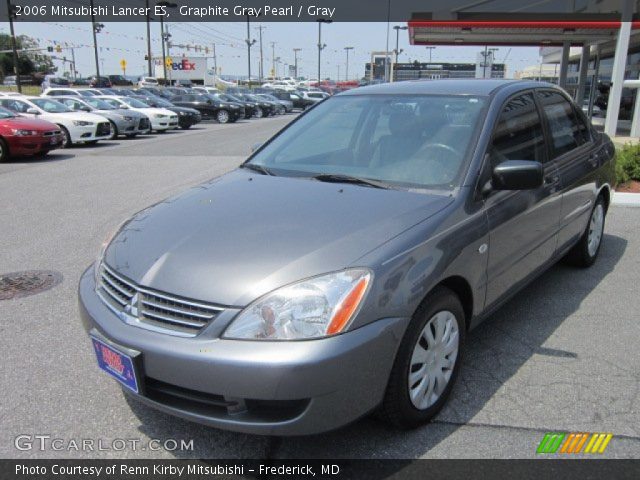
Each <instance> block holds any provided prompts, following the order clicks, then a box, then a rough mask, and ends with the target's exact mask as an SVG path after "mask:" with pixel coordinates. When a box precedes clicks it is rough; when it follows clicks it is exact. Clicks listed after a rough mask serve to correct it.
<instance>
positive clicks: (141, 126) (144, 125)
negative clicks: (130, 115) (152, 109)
mask: <svg viewBox="0 0 640 480" xmlns="http://www.w3.org/2000/svg"><path fill="white" fill-rule="evenodd" d="M138 128H139V129H140V130H147V129H148V128H149V119H148V118H146V117H145V118H141V119H140V123H139V124H138Z"/></svg>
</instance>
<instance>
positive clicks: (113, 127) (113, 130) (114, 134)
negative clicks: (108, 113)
mask: <svg viewBox="0 0 640 480" xmlns="http://www.w3.org/2000/svg"><path fill="white" fill-rule="evenodd" d="M109 123H110V124H111V136H110V137H109V140H116V139H117V138H118V127H117V126H116V124H115V123H113V122H112V121H111V120H109Z"/></svg>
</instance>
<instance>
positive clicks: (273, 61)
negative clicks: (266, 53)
mask: <svg viewBox="0 0 640 480" xmlns="http://www.w3.org/2000/svg"><path fill="white" fill-rule="evenodd" d="M269 76H270V77H273V78H275V77H277V76H278V72H276V42H271V75H269Z"/></svg>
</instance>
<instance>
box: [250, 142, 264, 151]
mask: <svg viewBox="0 0 640 480" xmlns="http://www.w3.org/2000/svg"><path fill="white" fill-rule="evenodd" d="M262 145H264V144H263V143H262V142H258V143H254V144H253V145H251V153H253V152H255V151H256V150H258V149H259V148H260V147H261V146H262Z"/></svg>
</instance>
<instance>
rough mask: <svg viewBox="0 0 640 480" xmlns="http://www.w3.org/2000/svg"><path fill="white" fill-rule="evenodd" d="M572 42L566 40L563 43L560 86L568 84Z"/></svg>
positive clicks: (559, 77) (563, 86)
mask: <svg viewBox="0 0 640 480" xmlns="http://www.w3.org/2000/svg"><path fill="white" fill-rule="evenodd" d="M570 49H571V44H570V43H569V42H564V43H563V44H562V58H561V60H560V75H559V76H558V86H559V87H560V88H565V87H566V86H567V72H568V71H569V50H570Z"/></svg>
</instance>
